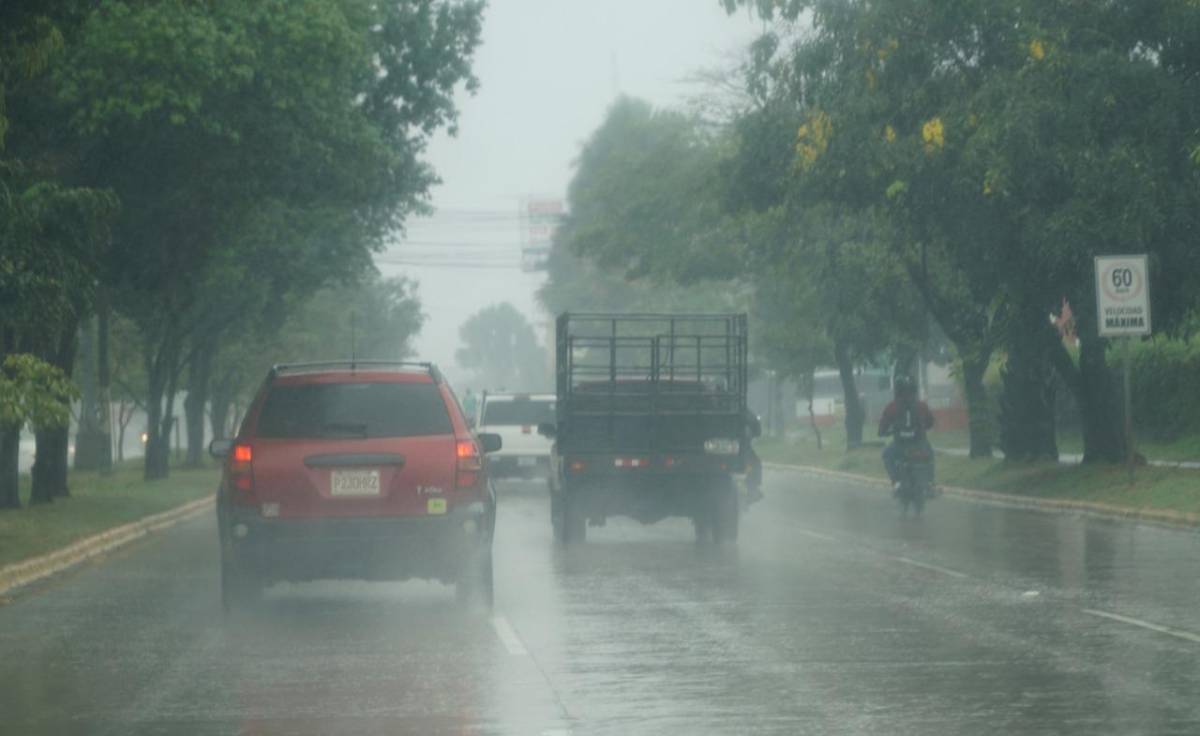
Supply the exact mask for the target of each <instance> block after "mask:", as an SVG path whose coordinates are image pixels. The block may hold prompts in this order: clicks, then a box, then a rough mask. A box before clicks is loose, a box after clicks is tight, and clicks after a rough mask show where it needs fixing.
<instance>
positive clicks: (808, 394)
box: [801, 371, 824, 450]
mask: <svg viewBox="0 0 1200 736" xmlns="http://www.w3.org/2000/svg"><path fill="white" fill-rule="evenodd" d="M816 384H817V380H816V376H814V375H813V372H812V371H809V372H808V375H806V376H805V377H804V380H803V381H802V383H801V386H802V387H803V389H804V398H805V399H806V400H807V401H808V423H809V425H811V426H812V431H813V435H815V436H816V438H817V450H821V449H824V441H823V439H822V437H821V428H820V427H819V426H818V425H817V415H816V413H815V412H814V411H813V394H814V393H815V392H816V388H817V385H816Z"/></svg>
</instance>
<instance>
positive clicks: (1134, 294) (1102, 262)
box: [1096, 255, 1150, 337]
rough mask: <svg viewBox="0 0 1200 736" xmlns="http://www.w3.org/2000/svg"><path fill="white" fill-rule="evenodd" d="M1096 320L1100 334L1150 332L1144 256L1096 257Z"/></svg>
mask: <svg viewBox="0 0 1200 736" xmlns="http://www.w3.org/2000/svg"><path fill="white" fill-rule="evenodd" d="M1096 319H1097V320H1098V321H1099V327H1100V336H1101V337H1137V336H1140V335H1149V334H1150V272H1149V270H1148V269H1147V267H1146V256H1145V255H1139V256H1096Z"/></svg>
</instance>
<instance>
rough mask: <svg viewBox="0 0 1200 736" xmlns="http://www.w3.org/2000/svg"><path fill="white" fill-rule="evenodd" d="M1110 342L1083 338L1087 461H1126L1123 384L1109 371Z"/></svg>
mask: <svg viewBox="0 0 1200 736" xmlns="http://www.w3.org/2000/svg"><path fill="white" fill-rule="evenodd" d="M1106 347H1107V341H1106V340H1104V339H1103V338H1101V337H1099V336H1090V335H1080V350H1079V377H1080V384H1081V389H1082V399H1083V403H1082V405H1081V406H1080V413H1081V418H1082V424H1083V461H1084V462H1085V463H1122V462H1124V461H1125V426H1124V423H1123V421H1122V416H1121V413H1122V408H1121V392H1120V383H1119V382H1118V381H1117V380H1116V377H1115V376H1113V374H1112V371H1111V370H1109V367H1108V363H1107V361H1106V360H1105V355H1104V351H1105V348H1106Z"/></svg>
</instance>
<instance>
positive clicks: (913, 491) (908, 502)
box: [896, 433, 934, 514]
mask: <svg viewBox="0 0 1200 736" xmlns="http://www.w3.org/2000/svg"><path fill="white" fill-rule="evenodd" d="M896 453H897V463H896V470H897V477H898V480H899V481H900V484H899V486H898V487H897V488H896V500H897V501H899V503H900V509H901V510H902V511H904V512H905V513H908V510H909V508H911V509H912V510H913V511H914V512H915V513H917V514H920V513H921V512H922V511H924V510H925V502H926V501H927V500H929V499H930V498H932V497H933V496H934V487H933V450H932V449H931V448H930V446H929V443H927V442H925V441H923V440H920V439H917V438H915V437H910V438H905V437H902V436H900V434H899V433H898V435H897V437H896Z"/></svg>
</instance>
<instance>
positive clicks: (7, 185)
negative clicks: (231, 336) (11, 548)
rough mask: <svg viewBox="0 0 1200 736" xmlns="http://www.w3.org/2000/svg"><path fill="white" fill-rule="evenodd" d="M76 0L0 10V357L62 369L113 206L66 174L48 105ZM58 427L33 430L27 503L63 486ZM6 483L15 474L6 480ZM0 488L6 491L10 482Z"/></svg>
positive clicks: (8, 451) (11, 445)
mask: <svg viewBox="0 0 1200 736" xmlns="http://www.w3.org/2000/svg"><path fill="white" fill-rule="evenodd" d="M84 7H85V6H84V3H80V2H69V1H68V2H62V3H54V4H51V5H49V6H47V5H45V4H38V3H22V2H17V3H6V4H4V5H3V7H0V361H3V360H4V359H5V357H6V356H12V355H19V354H32V355H36V356H38V357H39V358H40V359H42V360H43V361H47V362H49V364H50V365H52V366H54V367H57V368H58V369H59V370H60V371H61V372H63V373H64V374H70V372H71V370H72V367H73V363H74V354H75V331H76V328H77V326H78V325H79V323H80V321H81V320H83V319H84V318H85V317H86V316H87V315H88V313H89V312H90V310H91V303H92V295H93V288H94V284H95V280H96V275H97V265H98V263H99V261H100V258H101V254H102V252H103V250H104V248H105V246H106V245H107V242H108V226H109V224H110V222H111V220H112V218H113V215H114V213H115V211H116V200H115V198H113V197H112V195H111V193H109V192H106V191H102V190H97V189H91V188H87V187H80V186H77V185H76V184H77V183H76V182H70V181H68V180H69V179H70V178H71V173H72V171H73V169H74V163H75V160H74V157H73V156H72V153H71V151H70V149H65V150H64V147H63V146H62V142H61V139H60V138H59V137H58V133H59V132H60V131H61V129H62V126H61V124H60V123H59V121H58V118H57V117H56V116H55V115H54V114H53V113H52V111H51V110H49V109H48V106H47V104H46V102H45V101H46V99H47V97H48V95H47V94H46V89H47V85H48V84H49V81H50V78H51V75H50V73H49V72H50V69H51V67H52V66H53V65H54V64H55V63H57V62H58V61H59V60H60V59H61V58H62V57H63V54H64V49H65V48H66V47H67V46H68V44H69V42H70V40H71V39H73V38H74V34H75V32H76V31H77V29H78V26H79V23H80V18H81V16H82V13H83V10H84ZM17 431H18V430H16V429H14V428H13V425H9V426H6V427H4V428H3V429H2V430H0V432H3V433H4V435H5V436H4V438H3V443H2V444H3V446H4V450H3V451H2V452H0V477H3V478H5V479H13V478H15V477H16V475H15V474H16V463H17V449H16V448H17V442H18V438H17V436H16V432H17ZM67 432H68V429H67V427H66V425H65V424H61V425H60V424H58V423H56V422H50V423H43V424H41V425H40V426H39V427H38V429H37V443H38V452H37V457H38V461H37V463H36V465H35V468H34V476H33V496H32V498H33V499H34V500H35V501H38V502H40V501H43V500H48V499H51V498H53V497H55V496H59V495H65V494H66V492H67V483H66V474H67V452H68V438H67ZM14 482H15V481H14ZM10 490H11V493H9V491H8V490H5V491H0V495H11V496H12V497H13V498H15V495H14V494H15V488H14V489H10Z"/></svg>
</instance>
